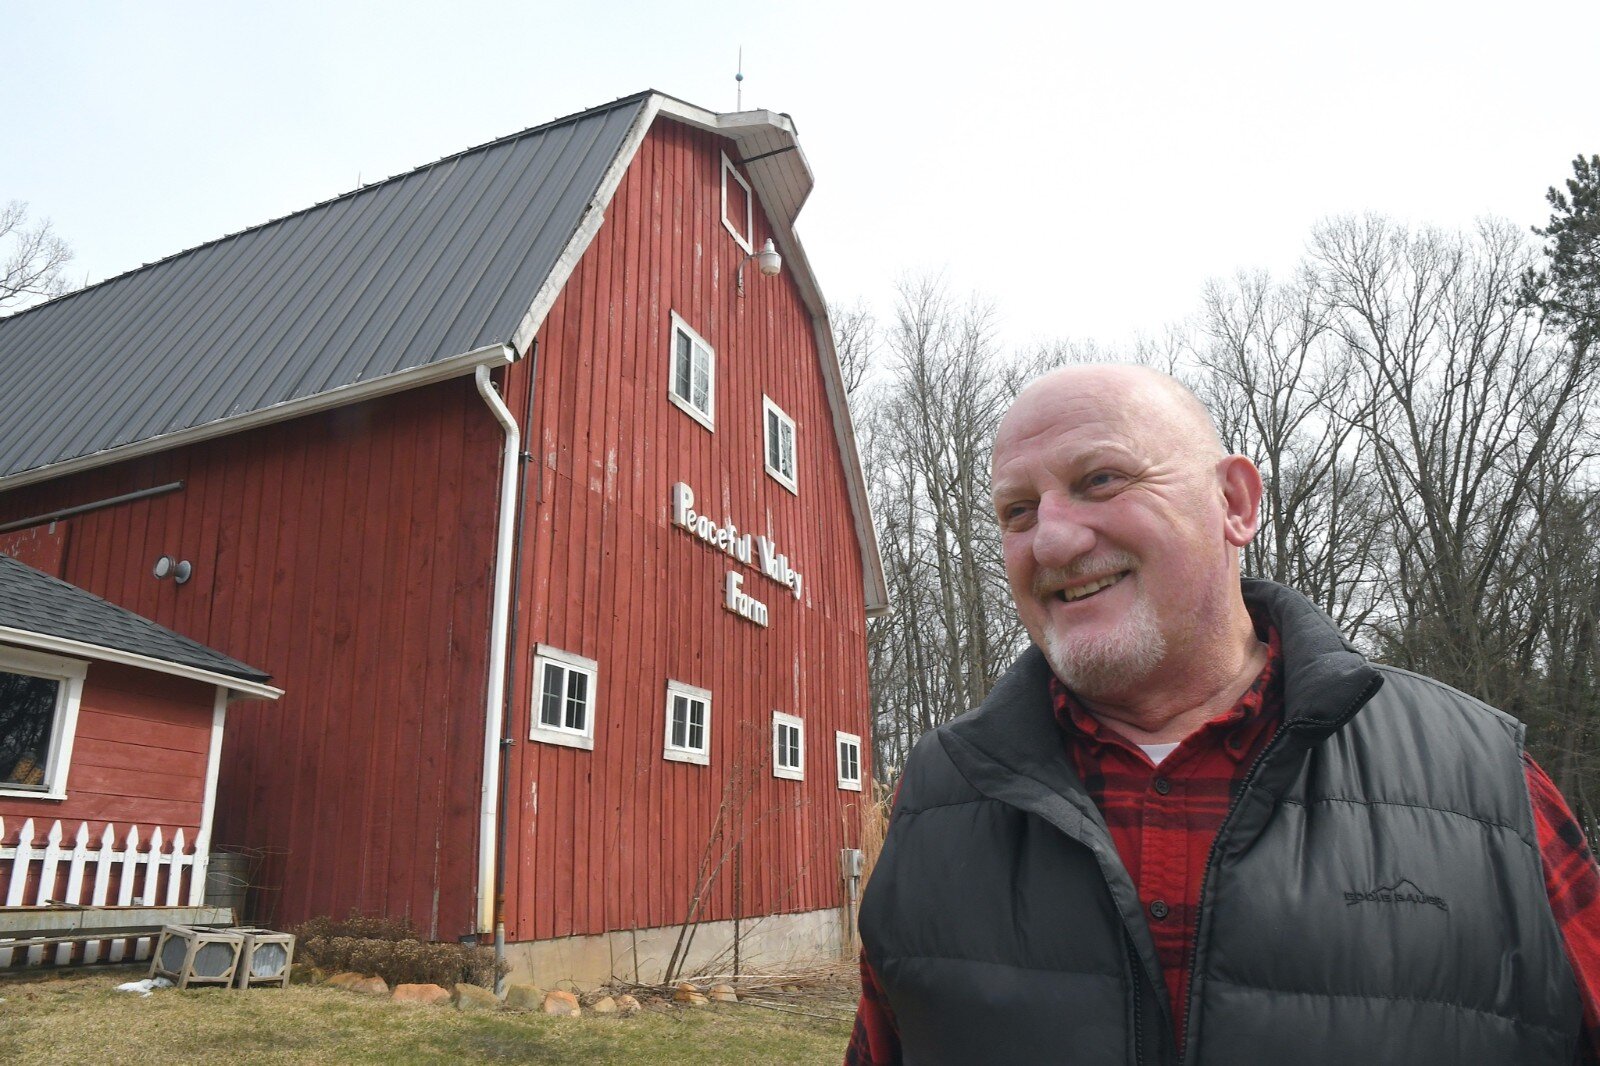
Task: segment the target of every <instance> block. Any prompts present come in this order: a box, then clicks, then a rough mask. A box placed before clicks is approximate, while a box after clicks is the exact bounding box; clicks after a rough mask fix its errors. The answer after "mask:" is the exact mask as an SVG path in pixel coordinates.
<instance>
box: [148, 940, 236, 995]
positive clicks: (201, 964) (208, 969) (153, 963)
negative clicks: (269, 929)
mask: <svg viewBox="0 0 1600 1066" xmlns="http://www.w3.org/2000/svg"><path fill="white" fill-rule="evenodd" d="M243 950H244V937H242V936H240V935H239V934H238V933H234V932H230V931H228V930H226V929H196V928H194V927H193V926H188V925H168V926H164V927H162V930H161V938H160V939H159V940H157V941H156V949H155V951H153V952H151V953H150V976H151V977H155V976H156V975H158V974H159V975H160V976H162V977H165V978H167V979H168V980H170V981H172V982H173V983H174V984H176V985H177V986H178V987H179V988H188V987H189V986H190V985H224V986H226V985H231V984H233V978H234V974H235V973H237V972H238V969H239V955H240V953H241V952H242V951H243Z"/></svg>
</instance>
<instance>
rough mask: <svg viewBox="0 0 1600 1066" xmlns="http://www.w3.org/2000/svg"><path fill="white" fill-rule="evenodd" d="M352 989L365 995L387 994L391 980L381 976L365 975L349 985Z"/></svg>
mask: <svg viewBox="0 0 1600 1066" xmlns="http://www.w3.org/2000/svg"><path fill="white" fill-rule="evenodd" d="M349 988H350V991H352V992H359V993H361V994H362V995H363V996H387V995H388V994H389V982H387V981H385V980H384V979H383V978H381V977H363V978H362V979H361V980H359V981H357V982H356V983H355V984H353V985H350V986H349Z"/></svg>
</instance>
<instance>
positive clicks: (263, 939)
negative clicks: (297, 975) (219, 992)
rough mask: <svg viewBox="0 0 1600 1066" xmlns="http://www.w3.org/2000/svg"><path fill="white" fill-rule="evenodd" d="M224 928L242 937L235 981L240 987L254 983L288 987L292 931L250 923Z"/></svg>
mask: <svg viewBox="0 0 1600 1066" xmlns="http://www.w3.org/2000/svg"><path fill="white" fill-rule="evenodd" d="M228 932H230V933H238V934H239V936H240V937H242V938H243V939H244V947H243V949H242V951H241V952H240V955H239V976H238V979H237V981H236V982H235V983H236V984H238V986H239V987H240V988H251V987H253V986H255V985H277V986H278V987H279V988H287V987H289V967H290V966H292V965H293V964H294V934H293V933H279V932H274V931H273V930H271V929H257V928H254V927H251V926H244V927H241V928H236V929H230V930H228Z"/></svg>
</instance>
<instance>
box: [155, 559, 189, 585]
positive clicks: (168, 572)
mask: <svg viewBox="0 0 1600 1066" xmlns="http://www.w3.org/2000/svg"><path fill="white" fill-rule="evenodd" d="M150 572H151V573H152V574H154V575H155V576H156V580H157V581H159V580H161V579H162V578H164V577H170V578H172V580H173V581H175V582H177V583H178V584H180V585H182V584H184V583H185V582H187V581H188V580H189V578H191V577H193V576H194V565H193V564H192V563H190V562H189V560H187V559H184V560H182V561H181V562H180V561H179V560H177V559H174V558H173V557H172V556H170V555H163V556H162V557H161V558H159V559H157V560H156V565H155V566H154V567H152V568H151V570H150Z"/></svg>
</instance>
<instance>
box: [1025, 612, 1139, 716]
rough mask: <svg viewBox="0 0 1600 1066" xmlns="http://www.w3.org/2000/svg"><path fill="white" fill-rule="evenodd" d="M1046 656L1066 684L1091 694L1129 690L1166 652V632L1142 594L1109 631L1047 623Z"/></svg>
mask: <svg viewBox="0 0 1600 1066" xmlns="http://www.w3.org/2000/svg"><path fill="white" fill-rule="evenodd" d="M1044 639H1045V646H1044V654H1045V658H1046V659H1048V660H1049V661H1050V668H1051V669H1052V670H1054V671H1055V673H1056V676H1057V677H1059V678H1060V679H1061V681H1062V683H1063V684H1064V685H1066V686H1067V687H1068V688H1069V689H1071V690H1072V691H1073V692H1074V693H1076V694H1078V695H1080V696H1087V697H1088V698H1089V699H1095V698H1097V697H1100V698H1104V697H1115V696H1121V695H1124V694H1125V693H1127V691H1128V690H1129V689H1130V688H1132V687H1133V686H1135V685H1137V684H1139V683H1140V682H1142V681H1144V680H1145V679H1146V678H1148V677H1149V676H1150V675H1151V674H1152V673H1154V672H1155V669H1156V667H1157V666H1159V665H1160V664H1161V660H1162V659H1163V658H1164V657H1165V656H1166V654H1167V638H1166V637H1165V636H1163V635H1162V633H1161V627H1160V626H1158V625H1157V624H1156V617H1155V612H1154V611H1153V610H1152V609H1151V607H1150V603H1149V601H1147V600H1145V599H1144V598H1143V597H1140V598H1139V599H1138V600H1137V601H1136V602H1135V604H1134V607H1133V610H1131V611H1130V612H1128V614H1127V616H1126V617H1124V618H1123V619H1122V620H1121V621H1120V622H1118V623H1117V625H1116V627H1115V628H1113V629H1112V630H1111V631H1110V632H1108V633H1100V634H1096V635H1092V636H1091V635H1089V634H1086V633H1058V632H1057V631H1056V630H1055V629H1054V628H1047V629H1046V630H1045V634H1044Z"/></svg>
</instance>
